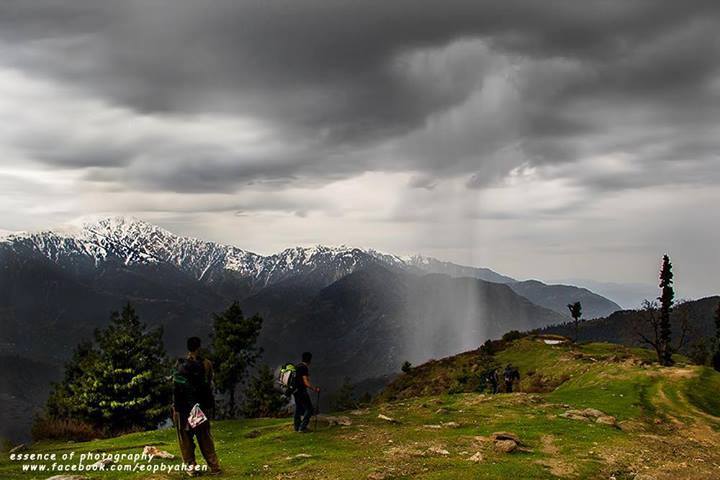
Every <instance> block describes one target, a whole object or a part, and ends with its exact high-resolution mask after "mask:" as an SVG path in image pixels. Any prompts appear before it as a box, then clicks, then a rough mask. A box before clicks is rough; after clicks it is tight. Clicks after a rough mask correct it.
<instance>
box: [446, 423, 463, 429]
mask: <svg viewBox="0 0 720 480" xmlns="http://www.w3.org/2000/svg"><path fill="white" fill-rule="evenodd" d="M442 426H443V427H446V428H460V424H459V423H457V422H444V423H442Z"/></svg>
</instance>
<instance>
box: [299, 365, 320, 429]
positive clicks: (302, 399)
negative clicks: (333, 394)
mask: <svg viewBox="0 0 720 480" xmlns="http://www.w3.org/2000/svg"><path fill="white" fill-rule="evenodd" d="M311 361H312V353H310V352H304V353H303V354H302V362H300V363H299V364H298V365H297V366H296V367H295V389H294V391H293V398H294V399H295V417H294V425H295V431H296V432H298V433H307V431H308V430H307V426H308V424H309V423H310V418H312V416H313V415H314V414H315V409H314V408H313V404H312V401H311V400H310V395H309V394H308V389H310V390H313V391H314V392H317V393H318V395H319V394H320V387H315V386H313V385H312V383H310V362H311Z"/></svg>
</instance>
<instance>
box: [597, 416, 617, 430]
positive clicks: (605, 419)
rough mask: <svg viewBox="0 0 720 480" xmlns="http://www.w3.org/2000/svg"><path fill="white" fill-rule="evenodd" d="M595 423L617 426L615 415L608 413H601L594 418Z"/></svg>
mask: <svg viewBox="0 0 720 480" xmlns="http://www.w3.org/2000/svg"><path fill="white" fill-rule="evenodd" d="M595 423H601V424H603V425H610V426H611V427H616V428H617V426H618V425H617V420H615V417H612V416H610V415H601V416H599V417H597V418H596V419H595Z"/></svg>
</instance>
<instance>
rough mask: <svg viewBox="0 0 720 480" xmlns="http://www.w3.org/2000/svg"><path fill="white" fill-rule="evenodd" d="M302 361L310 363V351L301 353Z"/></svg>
mask: <svg viewBox="0 0 720 480" xmlns="http://www.w3.org/2000/svg"><path fill="white" fill-rule="evenodd" d="M302 361H303V363H308V364H309V363H310V362H311V361H312V353H310V352H303V354H302Z"/></svg>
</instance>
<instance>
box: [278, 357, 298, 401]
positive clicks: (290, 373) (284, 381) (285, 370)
mask: <svg viewBox="0 0 720 480" xmlns="http://www.w3.org/2000/svg"><path fill="white" fill-rule="evenodd" d="M296 375H297V369H296V368H295V364H293V363H286V364H285V365H283V366H282V367H280V372H278V378H277V383H278V385H280V389H281V390H282V391H283V393H284V394H285V396H286V397H289V396H290V395H292V394H293V393H295V377H296Z"/></svg>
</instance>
